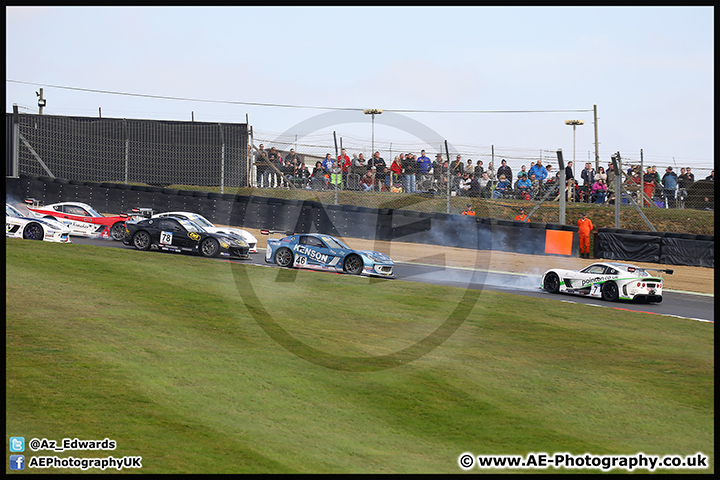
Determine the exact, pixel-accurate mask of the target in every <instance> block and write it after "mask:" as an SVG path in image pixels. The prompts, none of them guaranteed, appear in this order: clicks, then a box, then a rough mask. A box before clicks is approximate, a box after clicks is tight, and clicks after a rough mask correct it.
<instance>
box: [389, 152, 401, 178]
mask: <svg viewBox="0 0 720 480" xmlns="http://www.w3.org/2000/svg"><path fill="white" fill-rule="evenodd" d="M390 173H391V175H392V184H393V185H395V184H397V183H400V176H401V175H402V164H401V163H400V156H399V155H395V158H394V159H393V162H392V164H390Z"/></svg>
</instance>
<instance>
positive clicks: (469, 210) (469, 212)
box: [462, 203, 475, 217]
mask: <svg viewBox="0 0 720 480" xmlns="http://www.w3.org/2000/svg"><path fill="white" fill-rule="evenodd" d="M462 214H463V215H470V216H471V217H474V216H475V210H473V208H472V205H470V204H469V203H468V204H467V208H465V211H464V212H462Z"/></svg>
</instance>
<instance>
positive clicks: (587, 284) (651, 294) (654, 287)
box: [540, 262, 673, 303]
mask: <svg viewBox="0 0 720 480" xmlns="http://www.w3.org/2000/svg"><path fill="white" fill-rule="evenodd" d="M650 272H653V273H654V275H651V274H650ZM662 273H667V274H672V273H673V271H672V270H670V269H649V268H640V267H636V266H635V265H630V264H628V263H615V262H598V263H593V264H592V265H589V266H587V267H585V268H583V269H582V270H564V269H558V268H555V269H551V270H548V271H547V272H545V273H544V274H543V276H542V280H541V284H540V288H542V289H544V290H546V291H547V292H549V293H572V294H576V295H586V296H588V297H595V298H602V299H603V300H606V301H609V302H614V301H616V300H618V299H620V300H638V301H646V302H655V303H660V302H662V291H663V279H662V277H661V276H660V275H661V274H662Z"/></svg>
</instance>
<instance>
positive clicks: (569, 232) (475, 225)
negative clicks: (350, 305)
mask: <svg viewBox="0 0 720 480" xmlns="http://www.w3.org/2000/svg"><path fill="white" fill-rule="evenodd" d="M6 191H7V194H8V199H10V200H13V201H18V202H22V200H23V199H24V198H27V197H33V198H37V199H38V200H40V201H41V202H43V203H45V204H49V203H57V202H63V201H79V202H84V203H88V204H90V205H92V206H93V207H94V208H95V209H96V210H98V211H101V212H106V213H122V212H129V211H130V210H131V209H132V208H134V207H150V208H153V209H154V210H156V211H175V210H178V211H192V212H197V213H200V214H201V215H204V216H206V217H208V218H209V219H211V220H212V221H214V222H216V223H218V224H223V225H237V226H241V227H245V228H267V229H273V230H287V231H295V232H322V233H327V234H330V235H337V236H340V237H349V238H365V239H375V240H379V241H401V242H411V243H422V244H430V245H442V246H446V247H458V248H471V249H480V250H499V251H507V252H517V253H524V254H533V255H534V254H554V255H570V256H577V252H578V238H577V227H573V226H565V225H550V224H548V225H546V224H538V223H527V222H515V221H512V220H498V219H489V218H477V217H471V216H464V215H449V214H444V213H430V212H416V211H412V210H400V209H389V208H383V209H373V208H366V207H358V206H353V205H325V204H321V203H319V202H316V201H310V200H305V201H303V200H285V199H278V198H267V197H257V196H241V195H232V194H213V193H208V192H201V191H190V190H187V191H185V190H173V189H163V188H160V187H147V186H142V185H141V186H129V185H125V184H113V183H97V182H94V183H93V182H73V183H72V184H71V183H70V182H68V181H67V180H62V179H52V178H47V177H45V178H41V177H30V176H25V175H23V176H20V178H7V179H6Z"/></svg>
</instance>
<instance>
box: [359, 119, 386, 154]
mask: <svg viewBox="0 0 720 480" xmlns="http://www.w3.org/2000/svg"><path fill="white" fill-rule="evenodd" d="M382 112H383V111H382V108H366V109H365V110H363V113H364V114H365V115H372V147H371V148H372V152H370V157H372V156H373V155H374V154H375V115H380V114H381V113H382Z"/></svg>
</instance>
